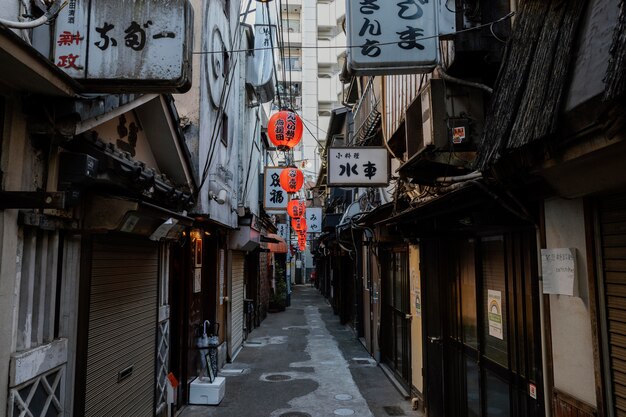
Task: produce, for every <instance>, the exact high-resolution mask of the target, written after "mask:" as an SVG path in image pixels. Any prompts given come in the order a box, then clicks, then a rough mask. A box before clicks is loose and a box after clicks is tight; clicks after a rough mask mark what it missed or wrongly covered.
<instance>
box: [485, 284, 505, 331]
mask: <svg viewBox="0 0 626 417" xmlns="http://www.w3.org/2000/svg"><path fill="white" fill-rule="evenodd" d="M487 317H488V318H489V336H493V337H495V338H497V339H500V340H504V333H503V331H502V292H501V291H496V290H487Z"/></svg>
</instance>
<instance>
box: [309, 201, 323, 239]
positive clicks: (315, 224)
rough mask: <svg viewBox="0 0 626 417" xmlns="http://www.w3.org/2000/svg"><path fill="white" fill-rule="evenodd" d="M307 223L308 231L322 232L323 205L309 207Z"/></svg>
mask: <svg viewBox="0 0 626 417" xmlns="http://www.w3.org/2000/svg"><path fill="white" fill-rule="evenodd" d="M306 225H307V232H309V233H321V232H322V208H321V207H307V209H306Z"/></svg>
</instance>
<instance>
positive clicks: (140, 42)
mask: <svg viewBox="0 0 626 417" xmlns="http://www.w3.org/2000/svg"><path fill="white" fill-rule="evenodd" d="M192 15H193V10H192V8H191V5H190V3H189V2H188V1H187V0H154V1H149V2H148V1H145V2H137V1H136V0H107V1H95V0H69V1H68V4H67V7H63V8H62V9H61V11H60V12H59V15H58V17H57V18H56V20H55V27H54V42H53V56H52V59H53V60H54V64H55V65H56V66H57V67H59V68H61V69H62V70H64V71H65V72H66V73H67V74H68V75H70V76H71V77H73V78H75V79H77V80H78V81H79V82H80V83H81V84H83V85H85V86H86V87H85V88H86V90H88V91H89V92H115V91H120V89H121V88H122V87H123V89H124V91H131V92H184V91H186V90H188V89H189V87H190V86H191V84H190V83H191V52H192V51H191V44H192V42H191V40H192V33H193V16H192Z"/></svg>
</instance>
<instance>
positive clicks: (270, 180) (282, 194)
mask: <svg viewBox="0 0 626 417" xmlns="http://www.w3.org/2000/svg"><path fill="white" fill-rule="evenodd" d="M283 169H285V168H283V167H265V186H264V190H265V192H264V195H263V207H264V208H265V210H287V203H288V202H289V199H288V198H287V192H286V191H285V190H283V187H281V186H280V173H281V172H282V171H283Z"/></svg>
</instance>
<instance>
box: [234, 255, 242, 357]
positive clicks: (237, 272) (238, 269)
mask: <svg viewBox="0 0 626 417" xmlns="http://www.w3.org/2000/svg"><path fill="white" fill-rule="evenodd" d="M244 260H245V254H244V253H243V252H233V287H232V288H233V295H232V297H233V305H232V317H233V330H232V337H231V343H232V351H231V352H232V354H234V353H235V352H237V349H239V346H241V344H242V343H243V298H244V294H243V290H244V288H243V280H244Z"/></svg>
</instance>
